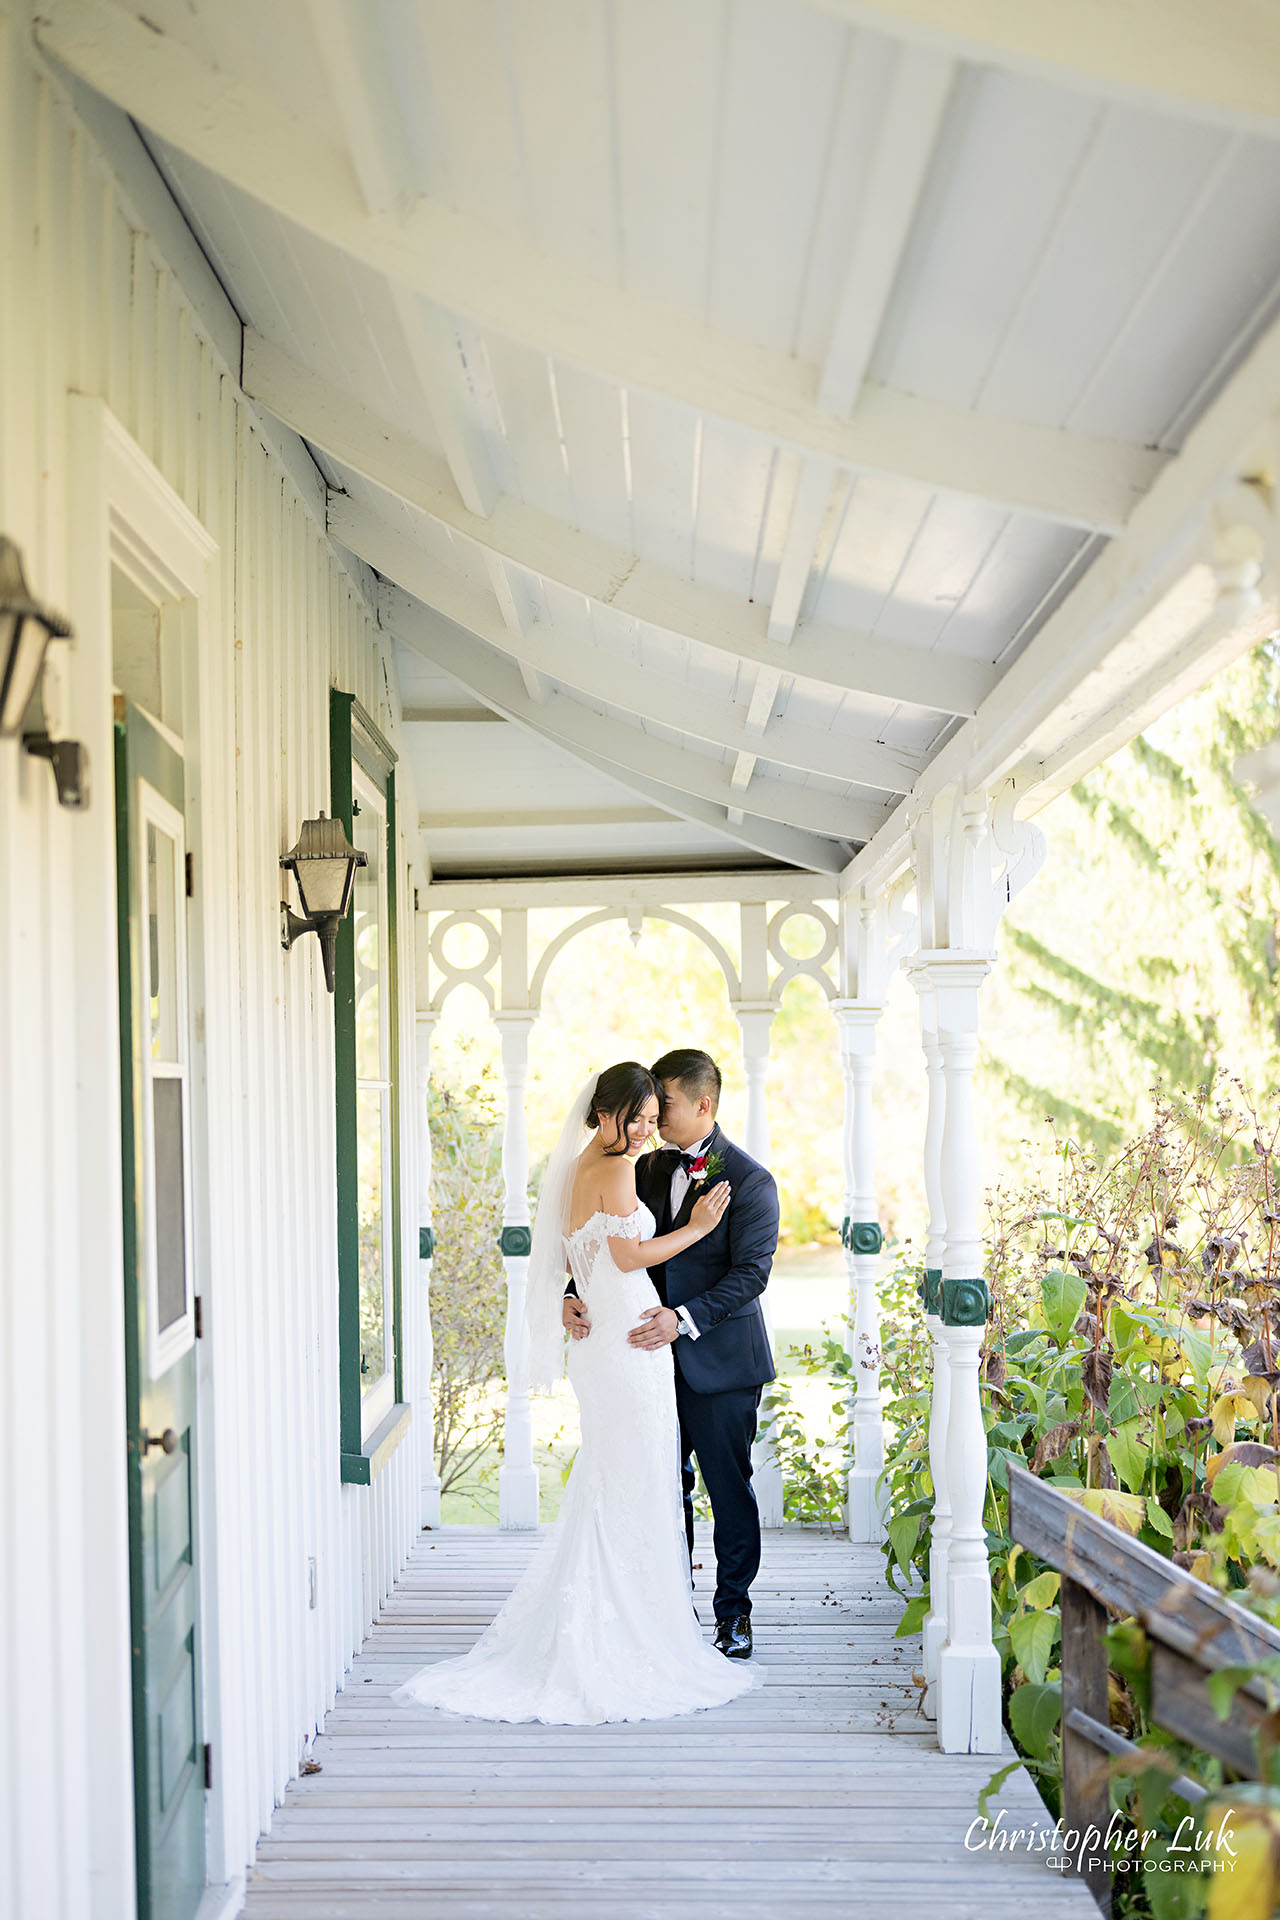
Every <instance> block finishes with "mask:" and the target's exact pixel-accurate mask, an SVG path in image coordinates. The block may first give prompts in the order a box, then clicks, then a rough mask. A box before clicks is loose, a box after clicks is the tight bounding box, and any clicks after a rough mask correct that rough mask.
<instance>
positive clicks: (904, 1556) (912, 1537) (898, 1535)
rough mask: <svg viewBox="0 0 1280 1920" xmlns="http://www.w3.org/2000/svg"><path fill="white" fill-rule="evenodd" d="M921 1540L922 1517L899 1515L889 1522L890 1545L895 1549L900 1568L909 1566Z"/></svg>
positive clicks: (911, 1514) (909, 1514) (894, 1555)
mask: <svg viewBox="0 0 1280 1920" xmlns="http://www.w3.org/2000/svg"><path fill="white" fill-rule="evenodd" d="M919 1538H920V1515H919V1514H918V1513H899V1514H896V1515H895V1516H894V1518H893V1519H892V1520H891V1521H890V1522H889V1545H890V1546H891V1547H892V1548H893V1557H894V1559H895V1560H896V1561H897V1562H898V1565H899V1566H902V1567H905V1566H907V1565H908V1563H909V1562H910V1559H911V1554H912V1551H913V1549H914V1547H915V1544H916V1541H917V1540H918V1539H919Z"/></svg>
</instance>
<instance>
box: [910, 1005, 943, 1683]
mask: <svg viewBox="0 0 1280 1920" xmlns="http://www.w3.org/2000/svg"><path fill="white" fill-rule="evenodd" d="M910 971H911V978H912V984H913V985H914V986H915V989H916V992H917V993H918V995H919V999H920V1034H921V1040H922V1042H923V1045H924V1061H925V1076H926V1086H927V1103H928V1104H927V1107H926V1110H925V1129H924V1191H925V1199H926V1202H927V1204H928V1208H929V1229H928V1235H927V1238H926V1240H925V1245H924V1281H923V1284H922V1286H921V1289H920V1298H921V1303H922V1305H923V1307H924V1320H925V1326H926V1327H927V1329H928V1332H929V1340H930V1344H931V1347H932V1364H933V1390H932V1393H931V1394H930V1397H929V1477H930V1479H931V1480H932V1481H933V1530H932V1533H931V1535H930V1545H929V1611H928V1612H927V1613H926V1614H925V1617H924V1624H923V1627H922V1630H921V1638H922V1642H923V1652H924V1674H925V1680H926V1682H927V1685H926V1688H925V1696H924V1711H925V1712H926V1713H927V1714H928V1715H929V1718H930V1719H931V1720H936V1719H937V1717H938V1702H937V1679H938V1655H939V1653H940V1652H941V1649H942V1645H943V1642H944V1641H945V1640H946V1637H947V1555H948V1550H949V1548H950V1544H951V1497H950V1495H949V1493H948V1491H947V1420H948V1416H949V1413H950V1403H951V1366H950V1362H949V1360H948V1357H947V1342H946V1337H945V1334H944V1330H943V1325H942V1262H943V1256H944V1254H945V1251H946V1238H945V1234H946V1214H945V1212H944V1210H943V1203H942V1127H943V1114H944V1111H945V1102H946V1092H945V1088H944V1085H943V1078H942V1048H941V1046H940V1045H939V1044H938V1013H937V1008H936V1006H935V1004H934V997H933V988H932V986H931V985H930V983H929V980H928V979H927V977H926V976H925V974H924V973H923V972H921V971H920V970H918V969H917V968H915V967H913V968H911V970H910Z"/></svg>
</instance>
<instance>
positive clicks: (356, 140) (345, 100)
mask: <svg viewBox="0 0 1280 1920" xmlns="http://www.w3.org/2000/svg"><path fill="white" fill-rule="evenodd" d="M306 7H307V17H308V19H309V20H310V22H311V27H312V32H313V36H314V38H315V41H316V44H317V46H318V48H319V50H320V56H321V59H322V60H323V62H324V65H325V70H326V72H327V74H328V76H329V86H330V90H331V92H332V95H333V100H334V108H335V112H336V115H337V119H338V124H339V126H340V127H341V129H342V133H343V136H344V138H345V140H346V145H347V151H348V153H349V155H350V158H351V163H352V165H353V166H354V168H355V172H356V178H357V179H358V180H359V182H360V190H361V193H362V194H363V196H364V201H365V205H366V207H367V208H368V210H369V212H370V214H372V215H373V216H374V217H375V218H376V219H381V220H386V221H389V222H391V223H392V224H394V225H401V224H402V223H403V222H404V220H405V219H406V218H407V216H408V214H409V212H410V210H411V208H412V207H413V205H414V204H415V202H416V201H417V200H418V199H420V198H421V194H420V192H419V189H418V184H417V180H416V178H415V174H414V166H413V156H412V153H411V151H410V147H409V143H408V140H407V138H406V135H405V129H404V123H403V121H402V119H401V116H400V112H399V108H398V104H397V101H396V98H395V94H394V92H393V90H392V87H391V84H390V75H389V73H388V72H387V70H386V53H385V44H384V42H383V41H382V39H381V38H380V36H379V34H378V33H377V32H376V31H373V30H372V29H374V28H376V27H377V24H378V21H377V16H376V15H375V14H372V13H364V12H362V11H360V10H357V9H355V8H352V7H350V6H348V5H347V4H346V0H306ZM389 285H390V290H391V298H392V302H393V305H394V307H395V312H396V317H397V319H398V320H399V323H400V329H401V332H402V333H403V335H404V341H405V346H406V348H407V351H408V354H409V358H410V360H411V362H412V364H413V368H414V372H415V374H416V375H417V379H418V384H419V386H420V387H421V388H422V391H423V395H424V397H425V399H426V401H427V405H428V406H429V407H430V409H431V416H432V419H433V421H434V423H435V428H436V432H437V434H438V435H439V437H440V444H441V445H442V446H443V448H444V450H445V458H446V459H447V460H448V463H449V470H450V472H451V473H452V475H453V478H454V483H455V484H456V486H457V488H458V492H459V493H460V495H461V496H462V500H463V502H464V504H465V505H466V506H467V508H468V509H469V510H470V511H471V512H472V513H475V514H479V515H481V516H484V515H487V514H490V513H492V512H493V508H494V504H495V502H496V500H497V497H498V486H497V481H496V480H495V478H494V473H493V463H492V461H491V460H490V458H489V453H488V449H487V448H486V446H485V444H484V436H483V434H482V432H481V431H480V429H479V427H478V426H477V423H476V420H475V416H474V413H473V411H472V410H471V409H470V408H469V407H468V406H467V404H466V399H465V394H464V392H463V390H462V385H461V369H460V366H459V361H460V358H461V348H460V346H459V343H458V339H457V334H456V331H455V330H454V329H453V328H451V326H450V324H449V321H448V318H447V316H446V315H444V314H442V313H439V312H438V311H435V310H432V309H430V308H428V307H427V306H426V304H425V303H424V302H422V301H420V300H415V299H414V297H413V295H412V293H411V292H410V290H409V289H408V288H407V287H405V286H403V285H402V284H400V283H399V282H398V281H395V280H392V281H390V283H389Z"/></svg>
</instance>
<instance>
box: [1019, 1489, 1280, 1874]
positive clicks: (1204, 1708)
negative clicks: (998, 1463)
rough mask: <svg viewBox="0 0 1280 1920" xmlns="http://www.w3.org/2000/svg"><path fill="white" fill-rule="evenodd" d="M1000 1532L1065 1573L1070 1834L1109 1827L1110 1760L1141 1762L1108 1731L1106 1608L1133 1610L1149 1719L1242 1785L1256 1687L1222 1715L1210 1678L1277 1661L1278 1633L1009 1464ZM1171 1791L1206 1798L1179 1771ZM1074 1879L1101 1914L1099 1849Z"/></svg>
mask: <svg viewBox="0 0 1280 1920" xmlns="http://www.w3.org/2000/svg"><path fill="white" fill-rule="evenodd" d="M1009 1528H1010V1532H1011V1534H1012V1536H1013V1538H1014V1539H1015V1540H1016V1541H1017V1543H1018V1545H1019V1546H1022V1547H1026V1548H1027V1549H1028V1550H1029V1551H1030V1552H1031V1553H1034V1554H1037V1555H1038V1556H1039V1558H1040V1559H1041V1560H1043V1561H1044V1562H1045V1564H1046V1565H1047V1566H1050V1567H1054V1568H1056V1569H1057V1571H1058V1572H1059V1573H1060V1574H1061V1576H1062V1593H1061V1607H1062V1815H1063V1822H1064V1825H1065V1826H1066V1827H1067V1828H1069V1829H1073V1830H1075V1831H1077V1832H1079V1833H1082V1834H1083V1833H1085V1832H1087V1831H1088V1829H1089V1828H1091V1827H1096V1828H1097V1829H1098V1831H1099V1833H1100V1834H1105V1833H1106V1831H1107V1823H1108V1821H1109V1819H1110V1817H1111V1791H1110V1764H1109V1762H1110V1756H1111V1755H1117V1754H1118V1755H1128V1756H1135V1757H1137V1758H1138V1759H1139V1760H1140V1761H1141V1760H1142V1749H1141V1748H1139V1747H1137V1746H1135V1745H1134V1743H1133V1741H1132V1740H1128V1739H1126V1738H1125V1736H1124V1735H1123V1734H1121V1733H1117V1732H1116V1731H1115V1730H1114V1729H1113V1728H1112V1726H1111V1725H1110V1719H1109V1714H1108V1706H1107V1647H1106V1639H1105V1633H1106V1626H1107V1616H1108V1611H1109V1610H1110V1611H1112V1612H1114V1613H1115V1614H1116V1615H1117V1616H1118V1617H1126V1616H1128V1615H1133V1617H1134V1618H1135V1619H1137V1620H1138V1621H1140V1622H1141V1624H1142V1626H1143V1628H1144V1629H1145V1631H1146V1634H1147V1637H1148V1639H1149V1640H1150V1642H1151V1665H1150V1683H1151V1706H1150V1716H1151V1719H1152V1720H1153V1721H1154V1722H1155V1723H1156V1724H1157V1725H1158V1726H1161V1727H1164V1728H1165V1729H1166V1730H1167V1731H1168V1732H1170V1733H1173V1734H1176V1735H1177V1736H1178V1738H1179V1739H1182V1740H1186V1741H1187V1742H1188V1743H1189V1744H1191V1745H1192V1746H1196V1747H1199V1748H1200V1749H1201V1750H1202V1751H1204V1752H1206V1753H1211V1754H1214V1755H1215V1756H1216V1757H1217V1758H1218V1759H1220V1760H1222V1761H1223V1762H1224V1763H1225V1764H1226V1765H1227V1766H1228V1767H1230V1768H1232V1769H1233V1770H1234V1771H1235V1772H1236V1773H1238V1774H1241V1775H1243V1776H1244V1777H1245V1778H1246V1779H1257V1778H1258V1777H1259V1758H1258V1742H1257V1737H1256V1736H1257V1732H1258V1728H1259V1726H1260V1725H1261V1723H1262V1721H1263V1720H1264V1718H1265V1717H1266V1713H1267V1708H1266V1703H1265V1697H1264V1692H1263V1686H1262V1683H1261V1682H1260V1681H1248V1682H1246V1683H1245V1685H1244V1686H1242V1687H1241V1688H1240V1690H1239V1691H1238V1692H1237V1693H1236V1695H1235V1699H1234V1701H1233V1703H1232V1708H1231V1712H1230V1714H1229V1716H1228V1717H1227V1719H1226V1720H1221V1719H1219V1717H1218V1715H1217V1713H1216V1711H1215V1710H1214V1706H1213V1703H1212V1700H1211V1699H1210V1696H1209V1690H1208V1685H1207V1675H1208V1674H1209V1673H1211V1672H1214V1671H1216V1670H1217V1669H1219V1668H1221V1667H1233V1666H1246V1665H1250V1664H1252V1663H1253V1662H1255V1661H1259V1660H1265V1659H1268V1658H1273V1657H1275V1656H1276V1655H1278V1654H1280V1633H1278V1632H1277V1631H1276V1630H1275V1629H1274V1628H1272V1627H1270V1626H1268V1625H1267V1624H1266V1623H1265V1622H1264V1621H1262V1620H1259V1619H1258V1618H1257V1616H1256V1615H1255V1614H1251V1613H1249V1612H1247V1611H1246V1610H1245V1608H1243V1607H1241V1606H1238V1605H1236V1604H1235V1602H1234V1601H1231V1600H1227V1599H1224V1598H1223V1596H1222V1595H1221V1594H1219V1593H1217V1592H1216V1591H1215V1590H1214V1589H1213V1588H1212V1587H1210V1586H1206V1584H1205V1582H1204V1581H1203V1580H1197V1579H1196V1578H1195V1577H1194V1575H1192V1574H1190V1573H1187V1572H1186V1571H1185V1570H1184V1569H1183V1568H1182V1567H1178V1566H1175V1565H1174V1563H1173V1562H1172V1561H1171V1560H1166V1559H1165V1557H1164V1556H1163V1554H1160V1553H1157V1552H1156V1551H1155V1550H1154V1549H1153V1548H1151V1547H1148V1546H1144V1544H1143V1543H1142V1541H1140V1540H1134V1539H1132V1538H1131V1537H1130V1536H1129V1535H1128V1534H1126V1533H1123V1532H1122V1531H1121V1530H1120V1528H1119V1527H1116V1526H1113V1525H1112V1524H1111V1522H1110V1521H1107V1520H1102V1519H1099V1518H1098V1516H1097V1515H1096V1514H1092V1513H1090V1512H1088V1511H1087V1510H1086V1509H1085V1508H1084V1507H1082V1506H1081V1505H1080V1504H1079V1503H1078V1502H1077V1501H1075V1500H1071V1499H1069V1498H1068V1497H1067V1495H1066V1494H1064V1493H1061V1492H1059V1491H1058V1490H1057V1489H1056V1488H1055V1487H1052V1486H1050V1485H1049V1484H1048V1483H1047V1482H1046V1481H1044V1480H1040V1479H1037V1477H1036V1476H1035V1474H1032V1473H1028V1472H1027V1471H1026V1470H1025V1469H1024V1468H1021V1467H1014V1466H1011V1467H1010V1469H1009ZM1172 1785H1173V1790H1174V1791H1175V1792H1176V1793H1178V1794H1180V1795H1181V1796H1182V1797H1183V1798H1184V1799H1186V1800H1187V1801H1188V1802H1190V1803H1191V1804H1192V1805H1196V1804H1198V1803H1199V1802H1200V1801H1201V1800H1203V1799H1204V1797H1205V1790H1204V1788H1203V1787H1202V1786H1200V1785H1199V1783H1198V1782H1196V1781H1194V1780H1189V1779H1187V1777H1186V1776H1185V1775H1180V1776H1179V1777H1178V1778H1177V1779H1176V1780H1175V1781H1174V1782H1173V1783H1172ZM1082 1872H1083V1874H1084V1877H1085V1878H1086V1879H1087V1881H1088V1883H1089V1886H1090V1890H1091V1891H1092V1893H1093V1894H1094V1897H1095V1898H1096V1899H1097V1901H1098V1903H1099V1905H1100V1906H1101V1907H1102V1909H1103V1911H1104V1912H1108V1911H1109V1910H1110V1904H1111V1882H1112V1869H1111V1865H1110V1862H1109V1860H1108V1858H1107V1857H1106V1855H1105V1852H1104V1850H1103V1849H1102V1848H1101V1847H1099V1848H1098V1849H1097V1852H1096V1853H1095V1854H1094V1855H1093V1856H1092V1857H1090V1856H1089V1855H1088V1854H1087V1853H1086V1854H1085V1855H1084V1865H1083V1866H1082Z"/></svg>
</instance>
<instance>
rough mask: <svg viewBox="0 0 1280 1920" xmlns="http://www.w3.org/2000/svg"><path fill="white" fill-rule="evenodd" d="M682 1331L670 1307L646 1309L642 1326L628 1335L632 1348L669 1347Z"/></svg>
mask: <svg viewBox="0 0 1280 1920" xmlns="http://www.w3.org/2000/svg"><path fill="white" fill-rule="evenodd" d="M679 1331H680V1321H679V1319H678V1318H677V1316H676V1314H675V1313H674V1312H673V1311H672V1309H671V1308H670V1307H646V1308H645V1310H644V1312H643V1313H642V1314H641V1315H640V1325H639V1326H638V1327H632V1329H631V1331H630V1333H629V1334H628V1335H627V1345H628V1346H631V1347H644V1348H645V1349H646V1350H648V1349H650V1348H652V1347H669V1346H670V1345H671V1343H672V1341H673V1340H674V1339H675V1338H676V1336H677V1334H678V1333H679Z"/></svg>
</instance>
